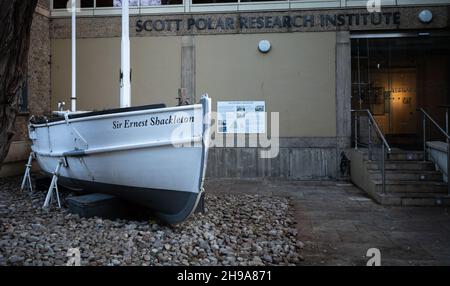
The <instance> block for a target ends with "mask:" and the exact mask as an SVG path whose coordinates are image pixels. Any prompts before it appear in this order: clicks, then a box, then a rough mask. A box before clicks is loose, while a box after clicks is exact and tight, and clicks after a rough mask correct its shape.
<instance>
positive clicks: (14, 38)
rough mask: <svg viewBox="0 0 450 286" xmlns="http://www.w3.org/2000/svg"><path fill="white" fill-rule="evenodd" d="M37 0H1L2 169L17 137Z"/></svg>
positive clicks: (0, 116)
mask: <svg viewBox="0 0 450 286" xmlns="http://www.w3.org/2000/svg"><path fill="white" fill-rule="evenodd" d="M36 4H37V0H0V168H1V165H2V162H3V160H4V159H5V157H6V155H7V153H8V150H9V146H10V144H11V140H12V138H13V136H14V123H15V121H16V113H17V109H18V100H19V91H20V89H21V87H22V86H23V84H24V82H25V79H26V76H27V66H28V49H29V46H30V30H31V23H32V21H33V13H34V10H35V8H36Z"/></svg>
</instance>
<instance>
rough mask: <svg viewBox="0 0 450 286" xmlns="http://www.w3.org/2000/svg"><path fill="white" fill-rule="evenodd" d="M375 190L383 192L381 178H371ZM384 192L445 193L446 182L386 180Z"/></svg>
mask: <svg viewBox="0 0 450 286" xmlns="http://www.w3.org/2000/svg"><path fill="white" fill-rule="evenodd" d="M372 183H374V184H375V189H376V191H377V192H379V193H382V192H383V186H382V183H381V180H373V181H372ZM386 193H436V194H446V193H447V184H446V183H444V182H436V181H392V180H386Z"/></svg>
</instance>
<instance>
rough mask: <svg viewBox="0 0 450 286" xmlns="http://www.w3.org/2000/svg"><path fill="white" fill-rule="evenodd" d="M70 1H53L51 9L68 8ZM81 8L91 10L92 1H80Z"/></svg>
mask: <svg viewBox="0 0 450 286" xmlns="http://www.w3.org/2000/svg"><path fill="white" fill-rule="evenodd" d="M71 3H72V0H53V9H66V8H67V7H68V6H69V7H70V5H71ZM80 4H81V8H93V7H94V0H81V1H80Z"/></svg>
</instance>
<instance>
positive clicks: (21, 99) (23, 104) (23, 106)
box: [18, 80, 28, 112]
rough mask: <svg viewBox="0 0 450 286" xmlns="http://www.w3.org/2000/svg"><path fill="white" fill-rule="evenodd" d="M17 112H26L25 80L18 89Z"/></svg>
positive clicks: (26, 89) (26, 88) (26, 85)
mask: <svg viewBox="0 0 450 286" xmlns="http://www.w3.org/2000/svg"><path fill="white" fill-rule="evenodd" d="M18 93H19V102H18V104H19V108H18V110H19V112H28V80H25V82H24V84H23V86H22V87H21V88H20V89H19V91H18Z"/></svg>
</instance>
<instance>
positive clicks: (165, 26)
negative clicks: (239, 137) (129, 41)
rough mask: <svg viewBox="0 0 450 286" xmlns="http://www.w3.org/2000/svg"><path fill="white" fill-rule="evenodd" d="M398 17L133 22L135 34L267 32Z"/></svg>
mask: <svg viewBox="0 0 450 286" xmlns="http://www.w3.org/2000/svg"><path fill="white" fill-rule="evenodd" d="M400 18H401V14H400V12H399V11H396V12H380V13H333V14H296V13H292V14H286V13H283V14H273V15H271V14H265V15H263V16H260V15H255V16H246V15H239V16H237V17H233V16H220V15H214V16H213V15H209V16H199V17H189V18H183V17H180V18H150V19H147V20H145V19H138V20H137V21H136V32H138V33H139V32H143V31H147V32H152V31H154V32H161V31H181V30H184V31H204V30H212V31H226V30H231V31H233V30H241V31H242V30H246V29H247V30H255V29H256V30H259V29H261V30H263V29H265V30H267V29H283V28H284V29H286V28H287V29H289V28H312V27H317V26H319V27H329V26H332V27H341V26H379V25H400Z"/></svg>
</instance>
